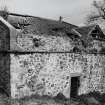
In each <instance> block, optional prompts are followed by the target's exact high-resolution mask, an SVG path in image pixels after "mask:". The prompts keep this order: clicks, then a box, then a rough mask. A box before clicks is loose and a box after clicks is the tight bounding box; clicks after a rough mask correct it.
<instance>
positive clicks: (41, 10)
mask: <svg viewBox="0 0 105 105" xmlns="http://www.w3.org/2000/svg"><path fill="white" fill-rule="evenodd" d="M0 1H1V4H2V5H3V4H6V5H7V7H8V8H9V11H10V12H15V13H20V14H28V15H34V16H38V17H44V18H50V19H56V20H58V19H59V16H62V17H63V20H64V21H66V22H69V23H72V24H76V25H79V24H82V23H83V22H85V19H86V16H87V14H89V13H90V10H91V7H92V2H93V0H0Z"/></svg>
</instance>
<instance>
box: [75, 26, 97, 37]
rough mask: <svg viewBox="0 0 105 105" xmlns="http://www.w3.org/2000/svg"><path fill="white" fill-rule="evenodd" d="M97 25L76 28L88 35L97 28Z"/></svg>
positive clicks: (82, 33)
mask: <svg viewBox="0 0 105 105" xmlns="http://www.w3.org/2000/svg"><path fill="white" fill-rule="evenodd" d="M95 26H96V25H91V26H84V27H79V28H75V30H76V31H77V32H79V33H80V34H81V35H88V34H89V32H90V31H91V30H92V29H93V28H95Z"/></svg>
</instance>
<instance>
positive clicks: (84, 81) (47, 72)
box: [10, 53, 105, 98]
mask: <svg viewBox="0 0 105 105" xmlns="http://www.w3.org/2000/svg"><path fill="white" fill-rule="evenodd" d="M104 68H105V56H104V55H94V54H73V53H33V54H11V65H10V70H11V71H10V72H11V95H12V97H14V98H16V97H18V98H20V97H24V96H30V95H32V94H39V95H48V96H51V97H53V96H56V95H57V94H58V93H63V95H65V96H66V97H67V98H69V97H70V79H71V78H70V77H71V75H72V73H79V74H80V75H81V76H80V88H79V91H78V94H84V93H87V92H90V91H94V90H95V91H100V92H105V82H104V81H105V69H104Z"/></svg>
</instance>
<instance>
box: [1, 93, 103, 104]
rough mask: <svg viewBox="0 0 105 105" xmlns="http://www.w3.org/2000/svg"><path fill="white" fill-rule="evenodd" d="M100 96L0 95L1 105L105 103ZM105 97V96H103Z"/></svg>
mask: <svg viewBox="0 0 105 105" xmlns="http://www.w3.org/2000/svg"><path fill="white" fill-rule="evenodd" d="M97 97H99V95H98V96H96V94H95V96H94V97H93V93H92V95H91V94H90V95H82V96H79V97H77V98H71V99H66V98H65V97H64V96H62V95H58V96H56V97H53V98H51V97H49V96H38V95H33V96H30V97H29V96H28V97H24V98H22V99H10V98H7V97H6V96H5V95H2V94H1V95H0V105H105V103H103V100H100V99H102V97H101V98H98V99H97ZM103 99H105V97H103Z"/></svg>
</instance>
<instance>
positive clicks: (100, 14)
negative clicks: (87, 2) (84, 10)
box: [87, 0, 105, 23]
mask: <svg viewBox="0 0 105 105" xmlns="http://www.w3.org/2000/svg"><path fill="white" fill-rule="evenodd" d="M93 6H94V8H95V9H96V11H94V12H92V13H91V14H90V15H88V16H87V22H88V23H91V22H94V21H97V20H100V19H102V20H105V0H101V1H93Z"/></svg>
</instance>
